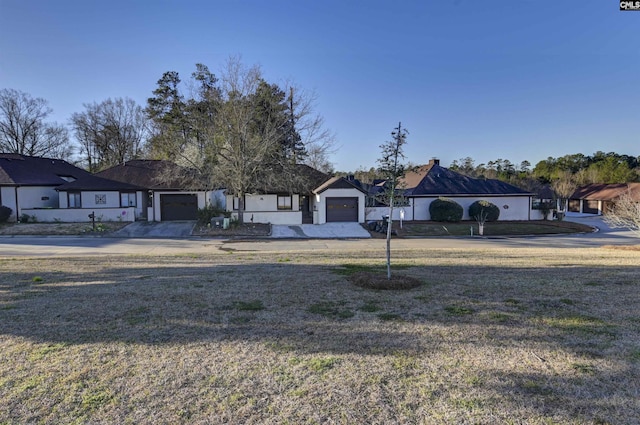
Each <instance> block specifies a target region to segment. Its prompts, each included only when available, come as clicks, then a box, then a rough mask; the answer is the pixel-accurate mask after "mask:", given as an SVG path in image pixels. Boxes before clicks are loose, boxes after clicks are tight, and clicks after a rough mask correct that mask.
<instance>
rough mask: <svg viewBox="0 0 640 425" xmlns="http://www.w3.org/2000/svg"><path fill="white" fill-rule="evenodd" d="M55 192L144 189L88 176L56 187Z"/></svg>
mask: <svg viewBox="0 0 640 425" xmlns="http://www.w3.org/2000/svg"><path fill="white" fill-rule="evenodd" d="M56 190H64V191H75V190H103V191H111V190H113V191H116V190H117V191H137V190H146V189H145V188H143V187H140V186H136V185H133V184H129V183H123V182H119V181H115V180H109V179H103V178H102V177H98V176H94V175H92V174H89V175H88V176H84V177H81V178H80V179H78V180H75V181H72V182H69V183H65V184H63V185H60V186H58V187H56Z"/></svg>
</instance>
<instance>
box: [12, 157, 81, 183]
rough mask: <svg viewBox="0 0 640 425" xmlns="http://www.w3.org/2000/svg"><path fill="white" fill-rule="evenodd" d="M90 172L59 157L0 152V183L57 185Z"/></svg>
mask: <svg viewBox="0 0 640 425" xmlns="http://www.w3.org/2000/svg"><path fill="white" fill-rule="evenodd" d="M86 176H91V173H89V172H88V171H85V170H83V169H81V168H78V167H76V166H75V165H71V164H69V163H68V162H67V161H63V160H61V159H52V158H42V157H36V156H25V155H19V154H13V153H0V185H5V186H6V185H9V186H59V185H62V184H64V183H66V182H67V181H69V180H72V179H73V180H77V179H80V178H83V177H86Z"/></svg>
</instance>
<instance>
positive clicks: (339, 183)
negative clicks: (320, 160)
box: [313, 177, 367, 194]
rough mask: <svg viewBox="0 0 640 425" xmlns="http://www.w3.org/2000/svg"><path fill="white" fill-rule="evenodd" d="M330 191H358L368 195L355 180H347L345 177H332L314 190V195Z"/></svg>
mask: <svg viewBox="0 0 640 425" xmlns="http://www.w3.org/2000/svg"><path fill="white" fill-rule="evenodd" d="M329 189H356V190H358V191H360V192H362V193H365V194H366V193H367V192H366V191H365V190H364V189H362V188H361V187H360V186H359V185H358V184H356V182H355V181H353V180H347V179H345V178H344V177H332V178H330V179H329V180H327V181H326V182H324V183H323V184H321V185H320V186H318V187H317V188H315V189H314V190H313V193H315V194H320V193H322V192H324V191H326V190H329Z"/></svg>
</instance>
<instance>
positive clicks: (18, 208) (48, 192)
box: [0, 186, 58, 222]
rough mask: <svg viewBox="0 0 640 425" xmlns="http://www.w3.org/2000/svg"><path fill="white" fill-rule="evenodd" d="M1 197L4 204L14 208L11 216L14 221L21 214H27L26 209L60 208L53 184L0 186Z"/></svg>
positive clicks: (10, 219)
mask: <svg viewBox="0 0 640 425" xmlns="http://www.w3.org/2000/svg"><path fill="white" fill-rule="evenodd" d="M16 196H17V200H16ZM0 198H1V200H2V205H4V206H6V207H9V208H11V209H12V210H13V212H12V213H11V216H10V217H9V221H12V222H15V221H18V217H20V215H21V214H26V213H25V212H24V211H22V210H24V209H29V208H58V192H56V190H55V188H54V187H51V186H19V187H17V188H16V187H15V186H5V187H2V188H0ZM43 198H44V199H43ZM29 215H32V214H29Z"/></svg>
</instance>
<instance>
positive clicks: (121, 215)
mask: <svg viewBox="0 0 640 425" xmlns="http://www.w3.org/2000/svg"><path fill="white" fill-rule="evenodd" d="M22 212H23V213H24V214H28V215H30V216H35V217H36V219H37V220H38V221H41V222H54V221H61V222H64V223H84V222H91V218H89V214H91V213H95V218H96V222H98V221H127V222H129V221H135V219H136V212H135V208H134V207H127V208H49V209H26V208H23V209H22Z"/></svg>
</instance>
